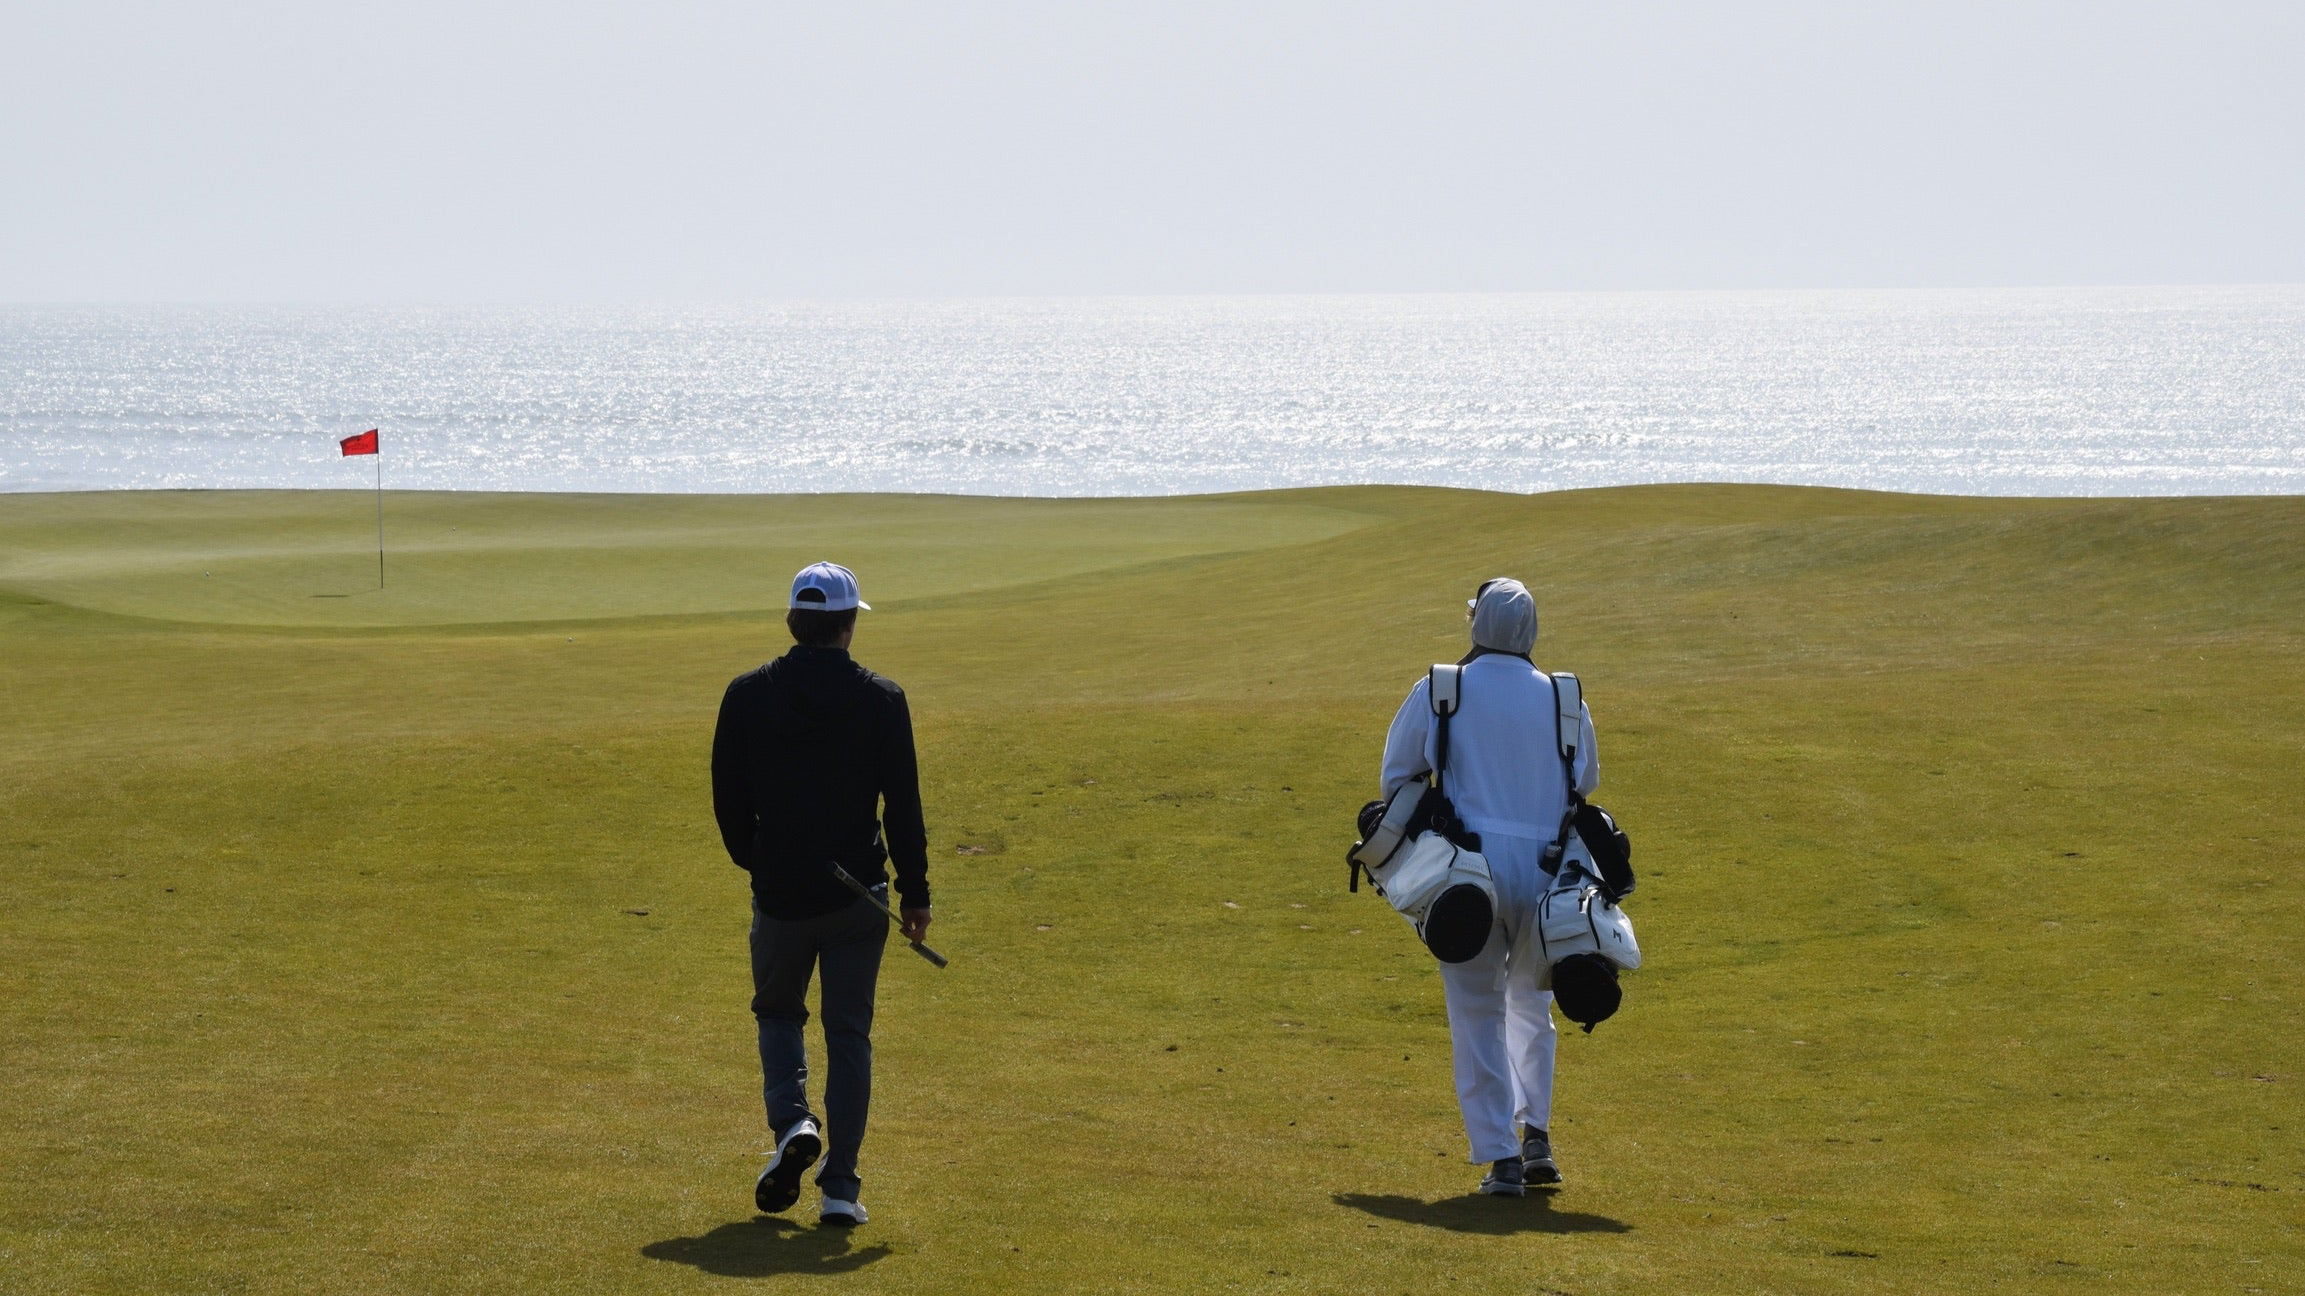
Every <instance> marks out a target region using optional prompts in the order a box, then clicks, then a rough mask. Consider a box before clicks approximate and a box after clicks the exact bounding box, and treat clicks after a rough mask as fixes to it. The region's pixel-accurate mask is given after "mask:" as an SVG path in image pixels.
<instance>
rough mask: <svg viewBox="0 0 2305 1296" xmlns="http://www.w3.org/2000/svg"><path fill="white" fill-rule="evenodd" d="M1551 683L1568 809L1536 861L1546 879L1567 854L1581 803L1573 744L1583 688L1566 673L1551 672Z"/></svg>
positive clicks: (1580, 730) (1579, 733) (1580, 729)
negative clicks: (1557, 829) (1551, 838)
mask: <svg viewBox="0 0 2305 1296" xmlns="http://www.w3.org/2000/svg"><path fill="white" fill-rule="evenodd" d="M1552 681H1553V747H1554V749H1555V750H1556V751H1558V752H1559V753H1560V757H1561V788H1562V790H1563V791H1565V792H1566V793H1567V794H1568V808H1567V809H1566V810H1563V811H1562V812H1561V828H1560V831H1559V832H1556V833H1554V834H1553V844H1552V845H1551V846H1549V847H1546V848H1545V853H1544V855H1543V856H1542V857H1540V858H1539V859H1538V861H1537V866H1538V867H1539V868H1542V869H1543V870H1544V871H1545V875H1546V876H1548V877H1551V876H1555V875H1557V874H1559V873H1560V871H1561V860H1562V858H1563V857H1564V856H1566V855H1567V854H1568V850H1569V832H1570V830H1571V829H1572V828H1573V827H1574V826H1575V825H1576V822H1577V808H1578V807H1579V806H1582V805H1583V804H1584V803H1585V799H1584V798H1583V797H1581V796H1579V795H1577V740H1578V739H1580V738H1582V737H1584V711H1585V689H1584V685H1583V684H1581V683H1579V682H1578V680H1577V677H1576V676H1574V675H1572V674H1570V673H1569V672H1567V671H1557V672H1555V673H1554V674H1553V676H1552Z"/></svg>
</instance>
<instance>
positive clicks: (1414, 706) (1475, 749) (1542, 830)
mask: <svg viewBox="0 0 2305 1296" xmlns="http://www.w3.org/2000/svg"><path fill="white" fill-rule="evenodd" d="M1431 693H1432V681H1431V678H1430V677H1429V676H1428V677H1427V678H1424V679H1420V680H1418V681H1417V686H1416V687H1415V688H1413V689H1410V690H1409V696H1408V700H1407V701H1405V702H1402V703H1401V709H1400V712H1399V714H1397V715H1395V716H1394V717H1393V727H1392V731H1391V732H1389V733H1387V734H1386V735H1385V764H1384V795H1385V796H1387V797H1390V796H1391V795H1392V794H1393V793H1394V792H1395V791H1397V790H1398V789H1399V788H1400V786H1401V785H1402V784H1404V783H1406V782H1408V781H1409V780H1411V779H1413V778H1416V777H1417V776H1418V775H1420V774H1423V773H1426V772H1427V771H1429V770H1431V769H1432V768H1433V763H1434V756H1435V754H1436V749H1437V740H1438V737H1439V717H1437V716H1435V715H1434V714H1433V705H1432V702H1431ZM1580 710H1581V711H1582V714H1581V715H1580V716H1579V723H1580V724H1581V726H1582V728H1583V733H1582V735H1581V736H1580V737H1579V738H1578V741H1577V768H1576V772H1575V777H1576V787H1577V793H1578V795H1580V796H1589V795H1591V793H1592V791H1593V789H1594V788H1595V787H1597V786H1599V785H1600V781H1601V758H1600V753H1599V751H1598V749H1597V747H1596V746H1595V743H1594V739H1593V713H1592V711H1591V710H1590V709H1585V708H1580ZM1559 727H1560V712H1559V706H1558V704H1557V703H1556V702H1555V701H1554V698H1553V680H1552V677H1551V676H1549V675H1547V674H1545V673H1544V672H1543V671H1540V670H1538V669H1537V668H1536V667H1534V666H1532V665H1530V664H1529V663H1528V662H1526V661H1524V660H1522V659H1521V658H1519V657H1513V656H1509V655H1507V654H1504V653H1489V654H1486V655H1484V656H1480V657H1476V658H1474V659H1473V660H1472V661H1471V662H1469V663H1467V664H1466V666H1465V668H1464V671H1463V674H1462V675H1461V676H1460V677H1459V682H1458V703H1457V713H1456V714H1455V715H1454V716H1451V717H1450V718H1449V767H1448V769H1447V771H1446V772H1445V773H1444V774H1443V775H1442V786H1443V788H1444V789H1445V790H1446V791H1447V792H1448V796H1449V801H1450V803H1451V804H1453V805H1454V806H1455V807H1456V810H1457V817H1458V818H1460V819H1463V820H1464V821H1465V826H1466V827H1467V828H1470V829H1472V830H1473V831H1474V832H1476V833H1479V834H1481V835H1482V836H1484V837H1486V836H1490V835H1497V836H1504V837H1519V838H1524V839H1527V840H1530V841H1535V842H1539V843H1542V844H1546V845H1549V844H1551V842H1552V841H1553V838H1554V836H1555V835H1556V834H1557V833H1559V831H1560V827H1561V816H1562V815H1563V814H1565V813H1567V812H1568V808H1569V796H1568V789H1567V788H1566V787H1565V786H1564V782H1565V780H1564V778H1563V770H1562V768H1561V748H1560V740H1559V736H1558V733H1557V730H1558V729H1559Z"/></svg>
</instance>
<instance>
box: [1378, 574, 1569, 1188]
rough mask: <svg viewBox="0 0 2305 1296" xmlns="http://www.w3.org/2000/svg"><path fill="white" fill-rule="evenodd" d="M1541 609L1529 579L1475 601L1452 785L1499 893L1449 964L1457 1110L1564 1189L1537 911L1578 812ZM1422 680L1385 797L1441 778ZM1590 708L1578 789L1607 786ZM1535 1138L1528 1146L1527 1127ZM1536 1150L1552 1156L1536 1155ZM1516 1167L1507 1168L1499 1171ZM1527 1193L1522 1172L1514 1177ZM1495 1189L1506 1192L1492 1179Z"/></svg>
mask: <svg viewBox="0 0 2305 1296" xmlns="http://www.w3.org/2000/svg"><path fill="white" fill-rule="evenodd" d="M1536 638H1537V613H1536V603H1535V600H1533V599H1532V598H1531V597H1530V595H1529V592H1528V590H1527V589H1526V588H1524V587H1523V586H1522V585H1521V584H1520V582H1518V581H1510V580H1499V581H1491V582H1489V583H1488V584H1486V585H1483V586H1482V587H1481V592H1480V594H1479V596H1478V597H1477V598H1476V599H1475V600H1474V601H1473V647H1474V655H1473V656H1472V657H1471V658H1469V659H1468V660H1467V661H1466V663H1465V666H1464V670H1463V674H1462V677H1461V679H1462V682H1461V685H1460V688H1461V692H1462V701H1461V702H1460V704H1459V707H1458V710H1457V713H1456V715H1455V716H1454V717H1453V718H1451V720H1450V721H1449V757H1448V775H1447V787H1446V790H1447V792H1448V796H1449V800H1450V801H1451V802H1452V803H1453V804H1454V805H1455V807H1456V811H1457V814H1458V816H1459V817H1460V818H1461V819H1462V820H1463V821H1464V824H1465V827H1467V828H1468V829H1470V830H1472V831H1473V832H1476V833H1478V834H1480V838H1481V851H1482V853H1483V854H1484V855H1486V856H1487V857H1488V861H1489V868H1490V870H1491V872H1492V874H1493V876H1494V881H1495V885H1496V890H1497V909H1496V925H1495V927H1494V929H1493V930H1492V931H1491V932H1490V934H1489V943H1488V946H1487V947H1486V948H1485V949H1483V950H1482V951H1481V953H1480V954H1479V955H1478V956H1476V957H1475V958H1473V959H1471V960H1469V961H1467V962H1464V963H1444V964H1442V965H1441V984H1442V987H1443V989H1444V992H1445V994H1446V996H1447V1000H1448V1010H1449V1036H1450V1041H1451V1044H1452V1047H1453V1050H1454V1053H1455V1057H1456V1079H1457V1103H1458V1106H1459V1108H1460V1109H1461V1110H1462V1112H1463V1114H1464V1120H1465V1136H1466V1138H1467V1139H1468V1140H1469V1141H1470V1143H1471V1153H1472V1157H1471V1159H1472V1160H1474V1161H1476V1162H1482V1163H1503V1162H1506V1161H1507V1160H1508V1159H1510V1160H1514V1161H1516V1162H1520V1161H1521V1159H1522V1158H1524V1157H1527V1162H1526V1165H1527V1169H1528V1171H1529V1173H1530V1175H1531V1177H1532V1178H1533V1179H1534V1180H1535V1181H1536V1182H1540V1183H1542V1182H1557V1181H1558V1177H1559V1176H1558V1174H1557V1173H1556V1172H1555V1171H1554V1169H1553V1165H1552V1161H1551V1150H1550V1146H1549V1141H1548V1138H1547V1136H1546V1133H1545V1132H1546V1131H1547V1130H1549V1129H1550V1128H1551V1119H1552V1103H1553V1045H1554V1042H1555V1039H1556V1036H1555V1034H1554V1030H1553V1018H1552V1002H1553V996H1552V995H1551V994H1550V993H1549V992H1547V991H1544V990H1539V989H1538V988H1537V985H1538V981H1539V978H1540V977H1541V976H1542V975H1543V973H1544V970H1545V963H1544V960H1543V957H1542V956H1541V955H1540V953H1539V952H1538V951H1537V949H1536V948H1535V931H1534V929H1535V920H1536V914H1537V903H1538V901H1539V900H1540V899H1541V898H1542V897H1543V896H1544V894H1545V892H1546V891H1547V890H1548V889H1550V888H1551V886H1552V884H1553V878H1552V877H1551V876H1550V875H1548V874H1546V873H1545V871H1544V870H1543V868H1542V867H1541V866H1540V865H1539V863H1538V861H1539V860H1540V859H1541V858H1542V857H1543V855H1544V853H1545V850H1546V848H1547V847H1549V846H1551V845H1552V844H1553V842H1554V840H1555V839H1556V838H1557V836H1558V835H1559V833H1560V828H1561V819H1562V816H1563V815H1565V814H1566V813H1567V812H1568V808H1569V799H1568V798H1569V787H1568V780H1569V778H1570V777H1572V775H1571V772H1570V771H1568V770H1566V769H1564V768H1563V764H1564V762H1563V761H1562V758H1561V756H1560V743H1559V737H1558V734H1557V732H1556V730H1557V729H1558V727H1559V725H1560V723H1561V721H1560V719H1559V714H1558V711H1557V708H1556V704H1555V699H1554V695H1553V687H1554V686H1553V681H1552V679H1551V677H1550V676H1548V675H1546V674H1545V673H1544V672H1543V671H1540V670H1538V669H1537V668H1536V666H1534V665H1533V664H1531V662H1530V660H1529V657H1528V653H1529V651H1530V650H1531V649H1532V648H1534V647H1535V645H1536ZM1430 687H1431V685H1430V683H1429V680H1426V679H1420V680H1418V681H1417V685H1416V687H1415V688H1413V689H1411V690H1409V696H1408V699H1407V700H1406V701H1404V702H1402V703H1401V709H1400V713H1399V714H1398V715H1395V716H1394V717H1393V726H1392V731H1391V732H1390V733H1389V734H1387V735H1386V737H1385V759H1384V776H1383V777H1384V795H1385V796H1386V797H1388V798H1389V797H1391V796H1392V794H1393V793H1394V792H1395V791H1397V790H1399V789H1400V788H1401V786H1402V785H1404V784H1406V783H1408V782H1409V781H1410V780H1412V779H1416V778H1418V777H1420V776H1422V775H1425V774H1427V773H1429V772H1430V771H1431V770H1432V769H1433V766H1434V763H1435V762H1434V757H1435V755H1436V739H1437V733H1436V726H1435V721H1434V717H1433V713H1432V706H1431V703H1430V701H1429V698H1428V692H1429V689H1430ZM1579 711H1580V722H1581V724H1582V726H1583V733H1582V734H1581V735H1580V736H1579V738H1578V740H1577V743H1576V752H1577V759H1576V769H1575V771H1574V773H1573V777H1574V779H1575V784H1576V792H1577V794H1578V795H1580V796H1584V795H1589V794H1590V793H1591V792H1592V790H1593V788H1594V787H1595V786H1596V785H1597V784H1598V783H1599V782H1600V773H1601V767H1600V759H1599V757H1598V756H1597V755H1596V754H1595V749H1594V741H1593V718H1592V713H1591V712H1590V711H1588V710H1584V709H1583V708H1582V707H1580V708H1579ZM1516 1120H1518V1121H1519V1123H1520V1124H1521V1125H1522V1126H1523V1127H1524V1128H1525V1129H1526V1130H1528V1131H1529V1132H1530V1137H1529V1138H1528V1139H1527V1140H1526V1141H1524V1139H1523V1138H1522V1137H1521V1136H1520V1135H1519V1134H1517V1133H1516V1131H1515V1129H1514V1122H1515V1121H1516ZM1532 1148H1534V1149H1536V1150H1538V1152H1539V1155H1538V1156H1536V1157H1528V1152H1529V1151H1530V1150H1531V1149H1532ZM1503 1172H1504V1167H1503V1166H1502V1165H1500V1166H1499V1173H1500V1174H1501V1173H1503ZM1511 1177H1512V1180H1513V1183H1512V1185H1511V1191H1514V1192H1518V1191H1519V1181H1520V1176H1518V1175H1514V1176H1511ZM1483 1188H1484V1189H1485V1190H1490V1191H1496V1190H1498V1189H1497V1187H1494V1186H1492V1183H1491V1182H1489V1181H1484V1183H1483Z"/></svg>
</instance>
